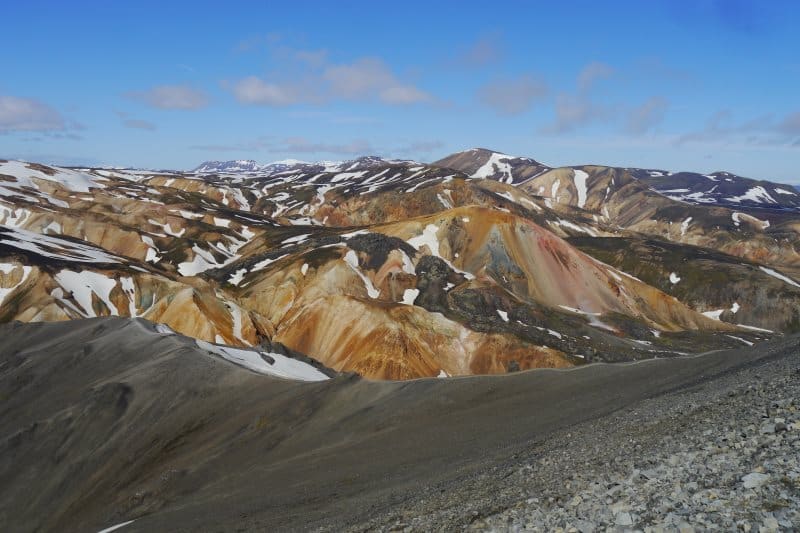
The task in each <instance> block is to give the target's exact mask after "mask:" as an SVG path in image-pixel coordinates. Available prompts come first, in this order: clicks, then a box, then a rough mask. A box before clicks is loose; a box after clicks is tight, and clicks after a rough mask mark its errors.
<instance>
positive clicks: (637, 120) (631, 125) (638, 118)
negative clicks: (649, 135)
mask: <svg viewBox="0 0 800 533" xmlns="http://www.w3.org/2000/svg"><path fill="white" fill-rule="evenodd" d="M667 108H669V102H668V101H667V99H666V98H664V97H662V96H653V97H652V98H650V99H648V100H647V101H646V102H644V103H643V104H641V105H640V106H637V107H635V108H633V109H632V110H631V111H630V113H628V125H627V128H628V131H629V132H630V133H636V134H641V133H645V132H647V131H648V130H650V129H652V128H654V127H655V126H657V125H658V124H660V123H661V121H663V120H664V114H665V113H666V112H667Z"/></svg>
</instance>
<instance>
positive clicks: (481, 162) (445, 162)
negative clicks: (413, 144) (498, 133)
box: [433, 148, 550, 184]
mask: <svg viewBox="0 0 800 533" xmlns="http://www.w3.org/2000/svg"><path fill="white" fill-rule="evenodd" d="M433 164H434V165H436V166H440V167H446V168H452V169H454V170H458V171H460V172H463V173H465V174H467V175H468V176H470V177H472V178H477V179H491V180H496V181H500V182H503V183H508V184H520V183H522V182H525V181H527V180H529V179H531V178H533V177H534V176H536V175H538V174H540V173H541V172H544V171H545V170H549V168H550V167H548V166H547V165H543V164H542V163H539V162H538V161H536V160H535V159H531V158H529V157H517V156H513V155H508V154H504V153H502V152H496V151H493V150H487V149H486V148H471V149H469V150H464V151H463V152H456V153H455V154H452V155H449V156H447V157H445V158H444V159H440V160H439V161H436V162H435V163H433Z"/></svg>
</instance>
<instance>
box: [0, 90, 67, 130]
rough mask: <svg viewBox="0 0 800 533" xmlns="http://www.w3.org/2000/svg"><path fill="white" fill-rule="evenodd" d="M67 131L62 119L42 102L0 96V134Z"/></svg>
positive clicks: (65, 123)
mask: <svg viewBox="0 0 800 533" xmlns="http://www.w3.org/2000/svg"><path fill="white" fill-rule="evenodd" d="M66 129H68V123H67V121H66V120H65V119H64V117H63V116H62V115H61V113H59V112H58V111H56V110H55V109H53V108H52V107H50V106H49V105H47V104H45V103H44V102H40V101H39V100H34V99H32V98H20V97H17V96H8V95H6V96H4V95H0V133H8V132H14V131H37V132H54V131H62V130H66Z"/></svg>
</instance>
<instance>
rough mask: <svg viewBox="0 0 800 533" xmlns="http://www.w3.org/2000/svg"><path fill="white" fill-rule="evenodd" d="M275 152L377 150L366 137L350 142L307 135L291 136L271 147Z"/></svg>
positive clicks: (348, 153)
mask: <svg viewBox="0 0 800 533" xmlns="http://www.w3.org/2000/svg"><path fill="white" fill-rule="evenodd" d="M269 151H270V152H273V153H289V154H334V155H344V156H353V155H366V154H371V153H374V152H375V151H376V150H375V149H374V148H373V146H372V144H371V143H370V142H369V141H367V140H364V139H356V140H353V141H350V142H348V143H324V142H313V141H310V140H308V139H306V138H305V137H289V138H287V139H284V141H283V142H281V143H278V144H276V145H275V146H272V147H271V148H270V149H269Z"/></svg>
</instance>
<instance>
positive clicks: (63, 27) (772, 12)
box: [0, 0, 800, 183]
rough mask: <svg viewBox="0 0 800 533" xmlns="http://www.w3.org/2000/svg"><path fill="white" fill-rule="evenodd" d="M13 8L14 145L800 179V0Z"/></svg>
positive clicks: (184, 161) (5, 65) (92, 155)
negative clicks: (498, 157) (522, 159)
mask: <svg viewBox="0 0 800 533" xmlns="http://www.w3.org/2000/svg"><path fill="white" fill-rule="evenodd" d="M162 4H169V5H166V6H165V5H162ZM3 18H4V20H5V23H4V24H3V31H2V32H0V65H2V67H1V68H2V72H3V75H2V76H0V157H16V158H25V159H29V160H37V161H43V162H51V163H56V164H59V163H60V164H103V165H126V166H139V167H151V168H191V167H193V166H195V165H196V164H198V163H199V162H201V161H203V160H207V159H256V160H258V161H261V162H268V161H272V160H277V159H283V158H297V159H304V160H318V159H344V158H350V157H353V156H355V155H363V154H378V155H384V156H391V157H402V158H414V159H418V160H422V161H432V160H435V159H438V158H440V157H442V156H444V155H446V154H448V153H451V152H454V151H458V150H462V149H466V148H470V147H473V146H483V147H489V148H493V149H496V150H499V151H503V152H506V153H511V154H514V155H526V156H530V157H534V158H536V159H539V160H541V161H543V162H545V163H548V164H550V165H565V164H582V163H598V164H613V165H622V166H640V167H656V168H666V169H670V170H699V171H713V170H729V171H733V172H736V173H739V174H743V175H746V176H752V177H759V178H765V179H775V180H779V181H784V182H789V183H798V182H800V173H798V172H797V166H798V165H797V163H798V162H800V98H798V94H800V91H799V90H798V87H800V54H799V53H798V52H800V37H798V35H799V34H800V33H799V32H798V30H797V28H798V25H800V3H798V2H781V1H771V2H758V1H752V2H748V1H743V0H696V1H693V2H681V1H676V0H670V1H657V0H652V1H646V2H642V1H635V2H634V1H631V2H622V1H619V2H611V1H609V2H589V1H586V2H577V1H569V0H564V1H560V2H544V1H543V2H521V1H513V2H499V1H495V2H485V1H484V2H466V1H462V2H444V1H442V2H412V1H403V2H391V3H390V2H374V1H373V2H345V1H343V2H321V1H320V2H308V1H302V0H295V1H292V2H277V1H276V2H235V1H228V2H224V3H223V2H214V3H212V2H178V1H174V2H169V3H167V2H163V3H161V2H147V1H137V2H128V3H123V2H80V1H71V2H37V1H33V0H31V1H26V2H21V1H17V0H12V2H9V3H6V4H5V5H4V7H3Z"/></svg>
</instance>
